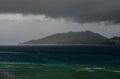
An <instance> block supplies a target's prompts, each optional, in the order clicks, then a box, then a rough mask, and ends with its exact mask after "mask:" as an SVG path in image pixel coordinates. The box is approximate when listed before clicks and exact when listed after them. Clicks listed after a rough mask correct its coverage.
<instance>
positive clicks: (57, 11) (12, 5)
mask: <svg viewBox="0 0 120 79" xmlns="http://www.w3.org/2000/svg"><path fill="white" fill-rule="evenodd" d="M119 7H120V0H0V13H23V14H25V15H26V14H45V15H47V16H49V17H53V18H59V17H64V18H70V19H74V20H75V21H78V22H101V21H114V22H116V23H120V8H119Z"/></svg>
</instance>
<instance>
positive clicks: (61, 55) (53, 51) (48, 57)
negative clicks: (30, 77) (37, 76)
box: [0, 45, 120, 66]
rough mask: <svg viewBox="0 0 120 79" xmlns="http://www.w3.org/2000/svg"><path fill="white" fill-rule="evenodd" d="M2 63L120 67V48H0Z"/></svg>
mask: <svg viewBox="0 0 120 79" xmlns="http://www.w3.org/2000/svg"><path fill="white" fill-rule="evenodd" d="M0 62H17V63H41V64H80V65H112V66H120V46H112V45H15V46H10V45H9V46H0Z"/></svg>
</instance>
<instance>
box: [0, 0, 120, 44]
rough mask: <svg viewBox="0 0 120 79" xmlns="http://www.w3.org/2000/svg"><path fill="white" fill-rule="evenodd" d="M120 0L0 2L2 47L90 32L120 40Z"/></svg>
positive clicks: (24, 0)
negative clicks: (65, 34) (119, 38)
mask: <svg viewBox="0 0 120 79" xmlns="http://www.w3.org/2000/svg"><path fill="white" fill-rule="evenodd" d="M119 7H120V0H0V45H15V44H18V43H19V42H24V41H28V40H31V39H39V38H42V37H45V36H48V35H51V34H54V33H62V32H69V31H75V32H78V31H85V30H90V31H93V32H96V33H100V34H102V35H104V36H106V37H108V38H111V37H113V36H120V8H119Z"/></svg>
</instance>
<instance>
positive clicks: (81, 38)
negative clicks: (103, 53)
mask: <svg viewBox="0 0 120 79" xmlns="http://www.w3.org/2000/svg"><path fill="white" fill-rule="evenodd" d="M107 39H108V38H107V37H104V36H102V35H101V34H99V33H94V32H92V31H81V32H72V31H71V32H67V33H56V34H52V35H49V36H46V37H44V38H41V39H34V40H30V41H25V42H22V43H19V44H102V43H103V42H104V41H106V40H107Z"/></svg>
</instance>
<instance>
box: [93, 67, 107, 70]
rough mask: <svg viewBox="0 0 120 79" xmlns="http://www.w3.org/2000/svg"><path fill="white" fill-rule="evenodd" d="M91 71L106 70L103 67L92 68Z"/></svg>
mask: <svg viewBox="0 0 120 79" xmlns="http://www.w3.org/2000/svg"><path fill="white" fill-rule="evenodd" d="M93 69H95V70H104V69H106V68H105V67H95V68H93Z"/></svg>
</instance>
